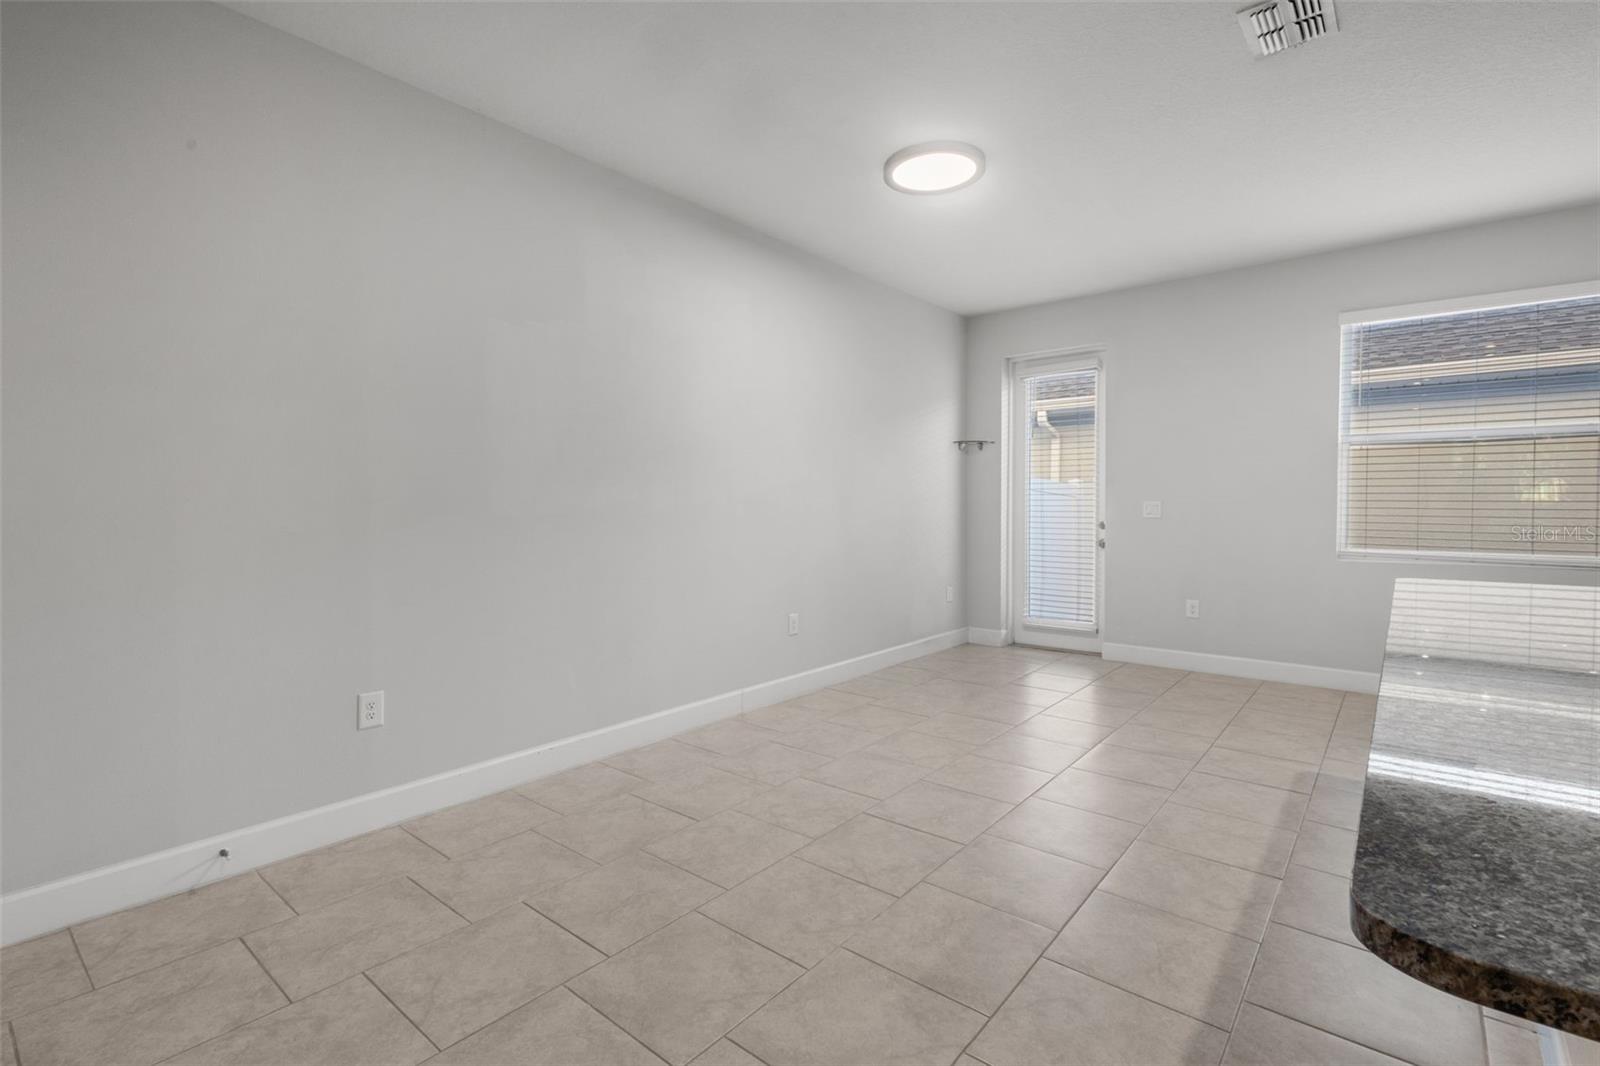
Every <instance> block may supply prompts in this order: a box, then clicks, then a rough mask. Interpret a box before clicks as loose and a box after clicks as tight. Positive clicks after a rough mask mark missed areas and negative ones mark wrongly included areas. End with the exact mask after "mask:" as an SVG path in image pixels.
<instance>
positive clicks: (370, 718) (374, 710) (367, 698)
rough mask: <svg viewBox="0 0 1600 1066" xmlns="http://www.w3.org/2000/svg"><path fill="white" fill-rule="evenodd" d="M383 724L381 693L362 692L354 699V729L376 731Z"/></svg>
mask: <svg viewBox="0 0 1600 1066" xmlns="http://www.w3.org/2000/svg"><path fill="white" fill-rule="evenodd" d="M382 724H383V693H381V692H363V693H362V694H361V695H360V696H358V697H356V728H357V729H376V728H378V727H379V726H381V725H382Z"/></svg>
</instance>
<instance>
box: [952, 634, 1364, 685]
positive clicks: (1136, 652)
mask: <svg viewBox="0 0 1600 1066" xmlns="http://www.w3.org/2000/svg"><path fill="white" fill-rule="evenodd" d="M973 643H977V642H976V641H974V642H973ZM1100 654H1101V656H1102V657H1103V658H1106V659H1110V660H1111V661H1113V662H1120V663H1140V664H1142V665H1145V666H1169V667H1172V668H1173V669H1176V670H1199V671H1202V672H1204V673H1208V674H1231V675H1233V676H1234V677H1250V678H1255V679H1256V680H1258V681H1283V682H1287V683H1288V684H1291V685H1315V686H1317V687H1318V688H1337V689H1343V690H1345V691H1347V692H1376V691H1378V674H1377V673H1376V672H1373V673H1366V672H1365V671H1362V670H1336V669H1334V668H1333V667H1331V666H1308V665H1306V664H1304V663H1280V662H1276V661H1274V660H1271V659H1245V658H1241V657H1240V656H1237V655H1211V654H1209V653H1207V652H1200V651H1176V650H1173V649H1171V648H1145V647H1141V646H1139V645H1137V644H1112V643H1110V642H1107V643H1105V644H1103V645H1101V647H1100Z"/></svg>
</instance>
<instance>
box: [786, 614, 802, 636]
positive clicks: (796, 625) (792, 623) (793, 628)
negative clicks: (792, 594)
mask: <svg viewBox="0 0 1600 1066" xmlns="http://www.w3.org/2000/svg"><path fill="white" fill-rule="evenodd" d="M789 635H790V636H791V637H798V636H799V635H800V612H798V611H795V612H792V613H791V614H790V615H789Z"/></svg>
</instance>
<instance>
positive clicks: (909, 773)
mask: <svg viewBox="0 0 1600 1066" xmlns="http://www.w3.org/2000/svg"><path fill="white" fill-rule="evenodd" d="M927 773H928V771H927V770H926V769H924V768H923V767H921V766H917V765H915V764H913V763H908V762H902V761H900V760H897V759H890V758H886V757H885V756H882V755H873V754H870V753H868V752H865V751H858V752H853V753H851V754H849V755H846V756H844V757H843V758H840V759H835V760H833V761H832V762H830V763H825V764H824V765H822V766H819V767H817V768H816V769H815V770H810V771H807V773H806V777H808V778H810V779H811V780H813V781H820V782H821V783H823V784H824V785H832V786H833V787H834V788H842V789H845V790H847V791H849V792H857V793H860V794H861V795H863V796H871V797H872V798H873V799H880V800H882V799H888V798H889V797H890V796H892V795H894V794H895V793H896V792H899V791H900V790H901V789H902V788H905V787H906V786H907V785H909V784H911V783H912V782H914V781H918V780H921V779H922V778H923V777H925V776H927Z"/></svg>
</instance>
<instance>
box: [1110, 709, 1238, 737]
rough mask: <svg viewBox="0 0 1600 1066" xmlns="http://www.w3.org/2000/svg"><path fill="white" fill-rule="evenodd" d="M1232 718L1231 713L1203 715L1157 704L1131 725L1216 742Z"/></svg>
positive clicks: (1138, 716)
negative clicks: (1185, 734) (1186, 734)
mask: <svg viewBox="0 0 1600 1066" xmlns="http://www.w3.org/2000/svg"><path fill="white" fill-rule="evenodd" d="M1232 717H1233V712H1231V711H1227V712H1224V713H1222V714H1220V715H1217V714H1201V713H1198V712H1195V711H1184V710H1177V709H1174V708H1172V707H1162V706H1160V705H1159V704H1157V705H1153V706H1150V707H1146V708H1145V709H1144V710H1142V711H1140V712H1139V713H1138V715H1136V716H1135V717H1134V718H1133V720H1132V721H1131V722H1130V723H1129V724H1130V725H1140V726H1144V727H1145V728H1147V729H1160V730H1162V731H1163V732H1166V733H1188V734H1190V735H1191V736H1194V737H1198V738H1199V739H1201V740H1205V741H1214V740H1216V739H1217V737H1218V736H1220V735H1221V734H1222V733H1223V732H1224V731H1225V730H1226V729H1227V728H1228V721H1229V719H1231V718H1232Z"/></svg>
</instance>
